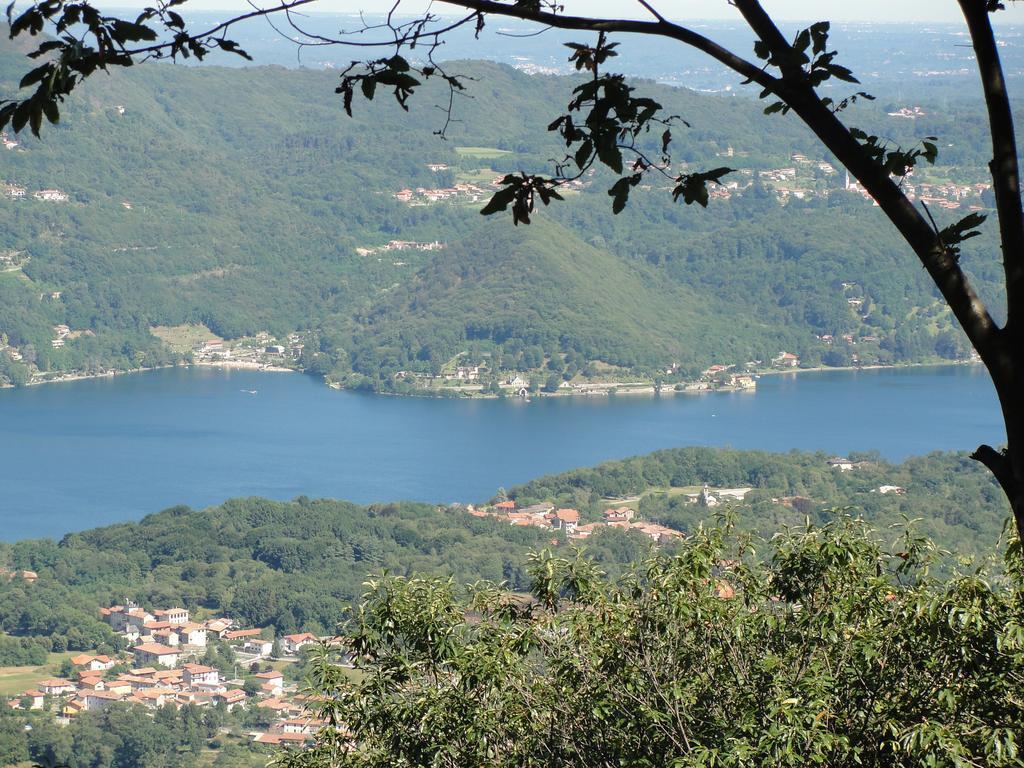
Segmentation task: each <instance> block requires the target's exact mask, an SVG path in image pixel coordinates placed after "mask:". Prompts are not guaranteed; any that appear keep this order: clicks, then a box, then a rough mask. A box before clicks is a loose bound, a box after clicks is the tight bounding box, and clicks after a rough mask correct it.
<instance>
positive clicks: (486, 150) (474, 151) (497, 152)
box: [455, 147, 512, 157]
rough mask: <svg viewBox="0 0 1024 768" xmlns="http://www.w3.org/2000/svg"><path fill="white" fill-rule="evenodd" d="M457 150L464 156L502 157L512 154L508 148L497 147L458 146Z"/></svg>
mask: <svg viewBox="0 0 1024 768" xmlns="http://www.w3.org/2000/svg"><path fill="white" fill-rule="evenodd" d="M455 151H456V152H457V153H458V154H460V155H462V156H463V157H502V156H504V155H511V154H512V153H511V152H510V151H509V150H507V149H496V148H495V147H456V148H455Z"/></svg>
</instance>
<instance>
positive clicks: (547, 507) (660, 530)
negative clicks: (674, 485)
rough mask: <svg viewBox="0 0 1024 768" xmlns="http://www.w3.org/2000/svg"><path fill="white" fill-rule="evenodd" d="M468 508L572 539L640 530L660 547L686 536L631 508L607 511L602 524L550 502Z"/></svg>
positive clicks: (476, 512)
mask: <svg viewBox="0 0 1024 768" xmlns="http://www.w3.org/2000/svg"><path fill="white" fill-rule="evenodd" d="M465 509H466V511H467V512H468V513H469V514H471V515H474V516H475V517H496V518H498V519H500V520H505V521H507V522H508V523H509V524H510V525H529V526H534V527H537V528H543V529H545V530H549V531H552V532H554V531H565V535H566V536H567V537H568V538H570V539H585V538H587V537H588V536H590V535H591V534H593V533H594V531H596V530H598V529H600V528H618V529H622V530H629V531H637V532H638V533H641V534H643V535H644V536H647V537H648V538H649V539H651V540H652V541H654V542H656V543H659V544H663V543H665V542H666V541H669V540H671V539H674V538H679V537H681V536H682V535H683V534H682V533H681V532H679V531H677V530H675V529H674V528H668V527H666V526H664V525H658V524H656V523H650V522H645V521H641V520H636V519H635V518H636V512H635V511H634V510H633V509H631V508H629V507H618V508H614V509H606V510H605V511H604V513H603V514H602V519H601V520H600V521H598V522H593V523H584V524H582V525H581V524H580V513H579V510H577V509H571V508H561V509H558V508H556V507H555V505H554V504H551V503H548V502H544V503H541V504H532V505H530V506H526V507H522V508H517V507H516V503H515V502H514V501H512V500H506V501H499V502H498V503H497V504H494V505H492V506H490V507H485V508H483V509H476V508H475V507H473V505H469V506H467V507H466V508H465Z"/></svg>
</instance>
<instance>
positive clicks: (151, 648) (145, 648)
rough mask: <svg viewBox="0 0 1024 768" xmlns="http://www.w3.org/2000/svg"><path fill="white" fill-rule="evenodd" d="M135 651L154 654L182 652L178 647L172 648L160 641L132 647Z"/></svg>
mask: <svg viewBox="0 0 1024 768" xmlns="http://www.w3.org/2000/svg"><path fill="white" fill-rule="evenodd" d="M132 650H133V651H136V652H139V651H141V652H142V653H150V654H152V655H154V656H168V655H170V654H172V653H173V654H180V653H181V651H179V650H178V649H177V648H171V647H170V646H168V645H161V644H160V643H143V644H142V645H137V646H135V647H134V648H132Z"/></svg>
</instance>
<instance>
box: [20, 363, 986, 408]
mask: <svg viewBox="0 0 1024 768" xmlns="http://www.w3.org/2000/svg"><path fill="white" fill-rule="evenodd" d="M964 365H982V362H981V361H980V360H948V361H943V362H931V363H894V364H892V365H845V366H815V367H813V368H789V369H768V370H764V371H755V372H752V373H751V374H750V375H751V376H756V377H761V376H786V375H790V376H792V375H796V374H801V373H824V372H829V371H844V372H851V371H852V372H855V371H884V370H896V369H903V368H944V367H948V366H964ZM168 368H220V369H223V370H228V371H230V370H239V371H256V372H259V373H305V371H303V370H302V369H299V368H288V367H286V366H282V365H269V364H264V363H256V362H251V361H246V360H202V361H198V362H192V363H184V362H182V363H174V364H171V365H154V366H148V367H142V368H130V369H127V370H114V371H104V372H103V373H66V374H59V375H58V376H55V377H53V378H49V379H43V380H41V381H30V382H28V383H27V384H25V385H24V386H26V387H38V386H42V385H44V384H63V383H67V382H74V381H86V380H89V379H107V378H113V377H115V376H125V375H128V374H134V373H148V372H149V371H159V370H166V369H168ZM321 381H322V382H323V383H324V384H325V385H326V386H327V387H328V388H330V389H334V390H337V391H342V392H343V391H361V390H351V389H348V388H347V387H344V386H343V385H342V384H340V383H339V382H337V381H330V380H329V379H328V378H327V377H326V376H323V377H321ZM690 383H692V382H690ZM675 386H676V385H674V384H672V385H662V387H661V388H660V389H659V388H658V387H657V386H656V385H655V384H654V383H653V382H610V383H608V384H606V385H604V384H600V383H598V384H595V385H592V386H591V387H590V388H588V389H586V390H579V389H572V388H566V389H560V390H558V391H556V392H536V393H532V394H531V395H530V397H531V398H533V397H612V396H613V395H614V396H618V395H647V396H659V397H660V396H661V395H711V394H716V393H732V392H749V393H750V394H756V393H757V390H756V388H755V389H743V388H739V387H719V388H714V389H676V388H675ZM684 386H685V384H684ZM14 388H15V386H14V385H13V384H5V385H2V386H0V389H14ZM514 392H515V390H512V389H509V390H508V391H507V393H505V394H504V395H496V394H491V393H487V392H484V391H483V387H482V386H481V387H480V388H479V389H472V390H462V389H436V390H423V391H421V392H372V394H375V395H385V396H388V397H423V398H435V399H476V400H499V399H509V400H517V399H519V398H518V397H517V396H516V395H515V394H514Z"/></svg>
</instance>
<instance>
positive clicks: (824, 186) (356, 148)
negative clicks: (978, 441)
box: [0, 42, 999, 391]
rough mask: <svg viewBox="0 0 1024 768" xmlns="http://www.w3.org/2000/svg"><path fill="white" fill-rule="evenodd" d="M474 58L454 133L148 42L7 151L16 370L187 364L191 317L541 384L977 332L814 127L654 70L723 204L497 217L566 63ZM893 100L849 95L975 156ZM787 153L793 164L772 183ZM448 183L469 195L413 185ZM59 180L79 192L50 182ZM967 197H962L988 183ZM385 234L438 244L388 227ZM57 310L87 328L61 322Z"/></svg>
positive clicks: (948, 157) (540, 143)
mask: <svg viewBox="0 0 1024 768" xmlns="http://www.w3.org/2000/svg"><path fill="white" fill-rule="evenodd" d="M20 45H22V43H19V42H15V43H12V44H11V45H8V46H5V48H4V50H3V51H0V92H3V93H13V91H14V89H15V86H14V83H15V82H16V80H17V78H18V77H19V76H20V74H21V72H22V70H23V69H24V61H25V60H24V59H23V58H21V57H19V56H18V53H19V50H18V48H19V46H20ZM458 67H459V69H460V70H462V71H463V72H464V73H465V74H467V75H471V76H472V77H473V78H475V80H474V86H473V87H472V88H471V90H470V93H469V94H468V96H469V97H468V98H462V99H458V101H457V104H456V109H457V118H458V119H457V120H456V121H455V122H453V123H452V124H451V125H450V126H449V130H448V133H447V137H446V140H441V139H439V138H438V137H436V136H434V135H433V133H432V130H431V129H432V128H435V127H439V120H440V117H439V114H440V113H438V111H437V109H436V108H435V104H437V103H439V101H440V99H441V94H439V93H437V92H435V91H431V89H429V88H428V89H427V90H428V91H429V92H425V93H423V94H421V98H418V99H417V100H415V102H414V103H412V104H410V109H411V113H410V114H406V113H404V112H402V111H401V110H400V109H399V108H398V107H397V106H396V105H394V104H391V103H387V101H386V100H382V101H381V102H380V103H376V102H375V103H373V104H366V105H362V108H361V109H358V110H357V111H356V114H355V117H354V118H351V119H350V118H347V117H345V116H344V114H343V112H342V110H341V105H340V103H339V101H338V100H335V99H334V98H333V97H332V95H331V94H332V90H333V86H334V84H335V76H334V75H332V74H331V73H330V72H318V71H311V70H286V69H283V68H280V67H262V68H248V69H221V68H216V67H210V68H201V69H200V68H190V67H172V66H162V65H154V66H146V67H141V68H138V69H137V70H132V71H129V72H118V73H114V74H112V75H111V76H110V77H105V78H100V79H98V80H96V81H95V82H90V83H89V84H88V85H87V86H86V87H85V88H84V90H83V92H82V93H81V94H76V97H75V98H74V99H73V100H72V101H71V103H70V104H69V105H68V107H67V113H66V115H65V120H64V121H62V124H61V125H60V126H56V127H54V129H53V130H52V131H50V132H49V133H48V134H47V136H46V137H45V138H44V140H42V141H38V140H34V139H32V138H30V137H25V136H20V135H19V136H17V137H15V138H16V141H17V146H13V147H8V148H3V149H0V181H2V182H3V183H4V187H3V189H2V190H0V191H2V192H3V194H0V333H2V334H3V336H0V376H2V377H3V378H4V379H5V380H7V381H9V382H13V383H25V382H26V381H28V380H29V378H30V376H31V375H32V374H33V373H36V372H40V373H46V372H50V371H68V370H76V371H85V372H97V371H101V370H106V369H110V368H132V367H138V366H152V365H163V364H169V363H173V362H176V361H179V360H181V359H183V354H182V352H181V351H178V352H175V351H172V350H171V349H170V348H169V347H168V346H166V345H165V344H164V343H163V342H162V341H160V340H159V339H158V338H156V337H155V336H154V335H153V334H152V333H151V332H150V331H151V329H152V328H153V327H155V326H160V325H178V324H185V323H188V324H195V325H199V324H202V325H205V326H206V327H207V328H209V329H211V330H212V331H213V332H214V333H215V334H218V335H220V336H222V337H225V338H228V339H231V338H238V337H241V336H246V335H251V334H254V333H256V332H258V331H261V330H265V331H269V332H270V333H272V334H274V335H276V336H282V335H284V334H287V333H289V332H292V331H307V332H310V334H311V335H310V338H311V341H312V343H310V344H308V345H307V347H306V350H305V352H304V353H303V356H302V359H301V360H300V364H301V365H303V366H304V367H306V368H307V369H308V370H310V371H311V372H314V373H317V374H325V375H328V376H330V377H331V378H333V379H336V380H338V381H341V382H343V383H344V384H346V385H348V386H364V387H368V388H373V389H397V390H399V391H402V390H404V389H408V388H409V384H408V380H407V379H404V378H402V377H399V378H398V379H396V378H395V374H397V373H399V372H400V371H407V372H414V373H417V372H418V373H420V374H423V375H431V374H433V375H436V374H438V373H440V372H442V371H443V370H446V366H449V367H450V366H451V365H452V364H453V361H459V364H479V365H482V366H483V367H484V371H485V373H486V376H488V377H492V378H493V377H497V376H499V375H504V374H506V373H508V372H511V371H519V372H528V373H530V374H531V377H532V378H534V379H536V380H537V381H543V380H545V379H546V378H549V377H551V376H555V377H560V378H562V379H572V378H573V377H586V376H594V375H596V374H598V373H600V372H607V371H608V370H609V369H610V370H612V371H621V372H628V373H630V374H641V375H643V376H645V377H647V378H653V377H654V376H655V375H656V374H658V373H659V372H663V371H664V370H667V369H669V368H672V367H674V368H675V369H676V370H677V371H678V375H679V376H687V375H692V374H693V373H695V372H699V371H700V370H702V369H703V368H705V367H707V366H708V365H710V364H712V363H715V362H720V363H726V364H732V363H739V362H746V361H750V360H762V361H769V360H771V358H772V357H774V356H775V355H777V354H779V352H780V351H781V350H788V351H791V352H794V353H796V354H798V355H799V356H800V358H801V363H802V364H803V365H809V366H811V365H819V364H824V365H848V364H851V363H859V364H871V363H894V362H907V361H923V360H938V359H962V358H963V357H965V356H966V355H967V354H968V348H967V346H966V344H965V342H964V340H963V337H962V335H961V334H960V332H959V330H957V329H956V328H955V326H954V324H953V323H952V320H951V316H950V315H949V313H948V312H947V311H946V309H945V307H944V305H943V304H942V303H941V302H939V301H938V300H937V298H936V296H935V294H934V291H933V289H932V288H931V286H930V284H929V283H928V281H927V278H926V276H925V275H924V274H923V273H922V271H921V270H920V269H919V268H917V267H915V266H914V261H913V260H912V259H910V258H908V257H907V254H906V253H905V250H904V247H903V246H902V245H901V244H900V242H899V241H898V238H897V237H896V236H895V235H892V234H891V233H889V231H888V229H887V228H886V227H885V226H884V225H883V224H882V222H881V218H880V214H879V213H878V211H877V210H876V209H874V208H873V207H872V206H871V205H870V203H868V202H866V201H865V200H863V199H862V198H861V196H860V195H858V194H856V193H855V192H850V191H845V190H844V187H845V180H844V179H843V177H842V174H841V173H839V172H836V171H835V170H834V169H833V170H832V171H827V170H823V169H824V168H825V166H824V165H822V164H823V163H827V162H828V161H829V158H828V157H826V156H825V155H823V154H822V152H821V151H820V150H819V149H817V148H816V146H815V144H814V142H813V141H812V140H811V139H810V137H809V136H808V134H807V133H806V131H804V130H803V129H801V128H800V127H799V126H798V125H796V123H795V122H794V121H788V120H785V119H781V120H776V121H774V122H773V124H772V130H771V131H765V130H763V122H762V121H763V119H764V118H763V116H762V115H760V107H759V106H758V105H757V104H756V103H754V102H752V101H748V100H745V99H738V98H734V97H727V96H710V95H702V94H698V93H695V92H691V91H686V90H683V89H672V88H668V87H665V86H659V85H655V84H653V83H646V82H644V83H641V84H640V87H641V88H642V89H643V90H644V91H645V92H649V93H650V94H651V95H652V96H654V97H656V98H657V99H658V100H659V101H661V102H663V103H664V104H665V105H666V107H667V108H668V109H669V110H670V111H673V112H677V113H678V114H680V115H683V116H684V117H685V118H686V120H687V121H688V122H689V123H690V125H691V128H689V129H687V130H686V131H685V132H684V133H683V134H682V135H681V136H680V137H679V138H678V139H677V141H678V143H679V145H680V146H679V150H678V152H677V156H676V161H677V162H678V163H681V164H683V165H684V166H685V167H694V168H696V167H704V166H709V165H712V164H714V165H721V164H724V163H727V164H729V165H730V166H733V167H735V168H736V169H737V171H736V173H735V174H733V175H731V176H730V177H727V181H728V180H729V179H733V180H735V182H736V185H737V186H736V188H734V189H733V190H732V191H731V192H730V196H729V198H728V199H725V198H724V197H723V198H722V199H714V200H712V201H711V209H710V210H709V211H704V210H700V209H692V208H687V207H684V206H682V205H679V204H676V203H673V202H672V201H671V199H670V195H669V194H668V192H667V189H660V188H659V187H658V185H657V184H652V186H651V187H650V188H648V189H644V188H641V189H639V190H637V192H636V193H635V194H634V196H633V199H632V200H631V203H630V211H629V213H628V215H623V216H619V217H612V216H610V215H608V209H609V205H610V201H609V199H608V196H607V194H606V190H607V186H608V185H607V183H606V182H607V181H608V180H607V179H603V178H602V177H600V176H594V177H590V178H587V179H585V180H584V183H583V184H582V185H581V186H580V187H579V188H578V189H576V190H575V191H573V192H572V194H571V195H570V197H569V199H568V200H567V201H566V202H565V203H562V204H559V205H556V206H552V207H551V208H550V209H547V210H546V211H545V212H544V214H543V215H541V216H539V217H538V222H537V224H536V225H535V226H534V227H531V228H522V227H520V228H512V227H510V226H508V222H505V221H487V220H484V219H482V218H481V217H480V216H479V215H477V212H478V211H479V209H480V208H481V207H482V205H483V201H484V200H485V199H486V197H487V196H488V195H489V194H490V192H491V191H492V189H493V188H492V187H491V186H490V183H491V182H492V181H493V179H494V178H495V177H496V176H498V175H500V174H503V173H506V172H510V171H515V170H519V169H545V168H549V167H550V158H552V157H558V156H559V147H558V145H557V142H556V141H554V137H553V136H552V135H550V134H547V133H546V132H544V131H543V128H542V127H538V126H542V125H543V124H545V123H546V122H547V120H546V119H541V118H538V119H537V120H535V121H534V120H508V119H506V118H507V116H508V115H510V114H518V115H539V116H541V117H542V118H546V117H548V116H554V115H557V114H558V113H559V111H560V110H561V109H562V108H563V107H562V105H563V103H564V101H565V99H566V98H567V94H568V93H569V91H570V90H571V87H572V80H571V79H570V78H565V77H549V76H535V77H530V76H528V75H526V74H523V73H521V72H517V71H515V70H513V69H511V68H509V67H505V66H502V65H497V64H488V63H481V62H464V63H460V64H459V65H458ZM883 101H884V100H879V101H878V102H877V103H874V104H869V105H864V106H861V105H858V106H857V107H856V109H860V110H862V115H861V120H862V122H863V124H864V125H865V126H867V127H873V128H875V129H877V130H879V131H880V132H883V135H889V136H893V137H894V140H897V141H901V142H905V143H906V144H907V145H910V144H913V143H914V142H915V141H917V140H918V139H919V138H920V137H921V136H924V135H938V136H942V137H943V143H944V144H943V147H942V153H941V155H940V160H939V165H938V166H936V167H935V168H934V169H924V170H922V171H921V174H931V175H930V176H924V175H922V176H921V177H920V179H915V180H914V181H915V183H916V182H918V181H919V180H920V181H922V182H923V181H928V182H929V183H931V184H934V185H942V184H946V185H952V186H954V187H956V186H958V187H960V188H967V187H968V186H969V185H970V184H972V183H974V182H978V181H980V180H981V179H982V178H983V168H984V160H983V152H984V148H983V147H982V146H981V145H980V144H979V142H978V139H977V136H979V135H981V134H980V133H978V132H977V131H976V130H975V128H976V126H977V125H978V123H979V121H980V120H982V119H983V115H982V112H981V111H980V110H979V109H978V107H977V105H975V104H973V103H970V102H966V101H965V102H957V101H956V100H955V99H950V98H948V97H946V96H943V98H942V99H941V103H939V102H936V103H935V104H931V103H924V104H922V105H921V107H922V108H923V112H922V114H921V115H920V116H917V117H915V119H913V120H907V119H902V118H896V117H890V116H889V115H888V114H887V112H889V111H892V110H897V109H899V108H901V107H902V106H903V105H900V104H898V103H896V102H893V101H885V102H884V103H883ZM915 106H917V105H915ZM410 126H420V127H422V130H410ZM9 138H10V137H9ZM795 156H796V157H798V158H802V159H799V160H794V159H793V158H794V157H795ZM428 164H430V165H432V168H431V167H428ZM954 166H955V168H956V170H955V172H954V171H953V170H952V169H953V167H954ZM787 167H793V168H795V170H796V171H797V176H796V177H795V178H788V179H787V180H784V181H782V182H779V181H778V180H773V177H772V176H771V174H772V173H773V172H774V171H776V170H778V169H780V168H787ZM766 174H767V175H766ZM455 185H462V186H463V187H464V188H475V189H477V190H479V191H478V192H472V191H470V192H466V191H465V189H464V190H463V191H462V192H460V193H459V194H458V195H454V196H453V197H452V198H451V199H445V200H439V201H436V202H430V200H429V199H427V198H425V197H424V196H423V195H422V194H420V193H419V192H417V191H416V190H433V189H449V190H450V189H452V188H453V187H454V186H455ZM467 185H468V187H467ZM665 186H666V188H667V186H668V185H667V183H666V185H665ZM15 188H21V189H24V190H25V194H24V196H23V197H13V196H12V195H13V194H14V192H13V191H12V190H14V189H15ZM789 188H792V189H793V191H794V194H792V195H790V194H788V192H789ZM950 188H952V187H950ZM44 189H54V190H59V191H61V192H62V193H64V194H66V195H67V196H68V199H67V200H65V201H48V200H37V199H34V197H33V195H34V194H35V193H37V192H39V191H40V190H44ZM403 189H407V190H410V192H411V193H412V195H413V196H412V199H411V200H401V199H397V198H396V197H395V195H396V194H397V193H399V192H400V191H401V190H403ZM783 192H786V193H787V194H785V195H784V194H783ZM797 192H799V196H798V195H797V194H796V193H797ZM805 193H806V194H805ZM956 194H957V195H959V192H958V193H956ZM971 195H973V197H971V198H970V200H969V201H968V200H966V199H965V201H964V204H963V205H964V207H966V205H967V204H968V202H970V204H972V205H977V206H981V207H984V206H985V205H987V204H988V203H989V202H990V201H988V199H987V198H986V196H985V194H984V193H983V191H982V192H978V190H977V189H974V190H973V191H972V192H971ZM937 215H939V216H940V218H941V217H942V216H951V215H957V214H955V213H950V212H945V211H939V212H937ZM395 240H401V241H408V242H415V243H433V242H435V241H436V242H437V243H439V244H440V247H439V248H438V249H436V250H419V249H417V248H413V247H410V248H406V249H403V250H401V251H394V250H386V249H384V248H385V247H386V246H387V244H388V243H389V242H391V241H395ZM974 243H977V244H978V245H977V248H970V249H967V252H966V253H965V255H964V264H965V265H966V266H967V267H968V268H969V269H970V270H971V271H972V272H973V273H974V274H975V276H976V277H977V279H978V282H979V286H980V288H981V290H982V291H983V292H985V291H986V290H987V289H988V288H989V287H990V286H991V285H992V284H994V280H995V277H996V275H995V273H994V271H993V270H996V269H997V268H998V264H997V263H996V262H995V260H991V264H989V263H988V262H986V261H985V260H984V259H980V258H977V257H976V256H975V254H978V253H983V252H987V251H991V249H992V241H991V240H990V238H989V236H988V235H986V236H985V237H983V238H979V239H978V240H976V241H973V243H972V245H973V244H974ZM994 303H995V305H996V306H997V307H998V306H999V299H998V297H996V299H995V301H994ZM57 325H66V326H67V327H68V329H70V331H71V333H70V335H69V336H67V337H66V339H64V341H65V343H64V344H63V345H60V344H58V345H57V346H54V345H53V344H52V342H53V340H54V330H53V329H54V327H55V326H57ZM820 337H833V338H834V339H835V341H834V343H831V340H830V343H824V342H823V341H822V340H821V338H820ZM844 337H845V340H844Z"/></svg>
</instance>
